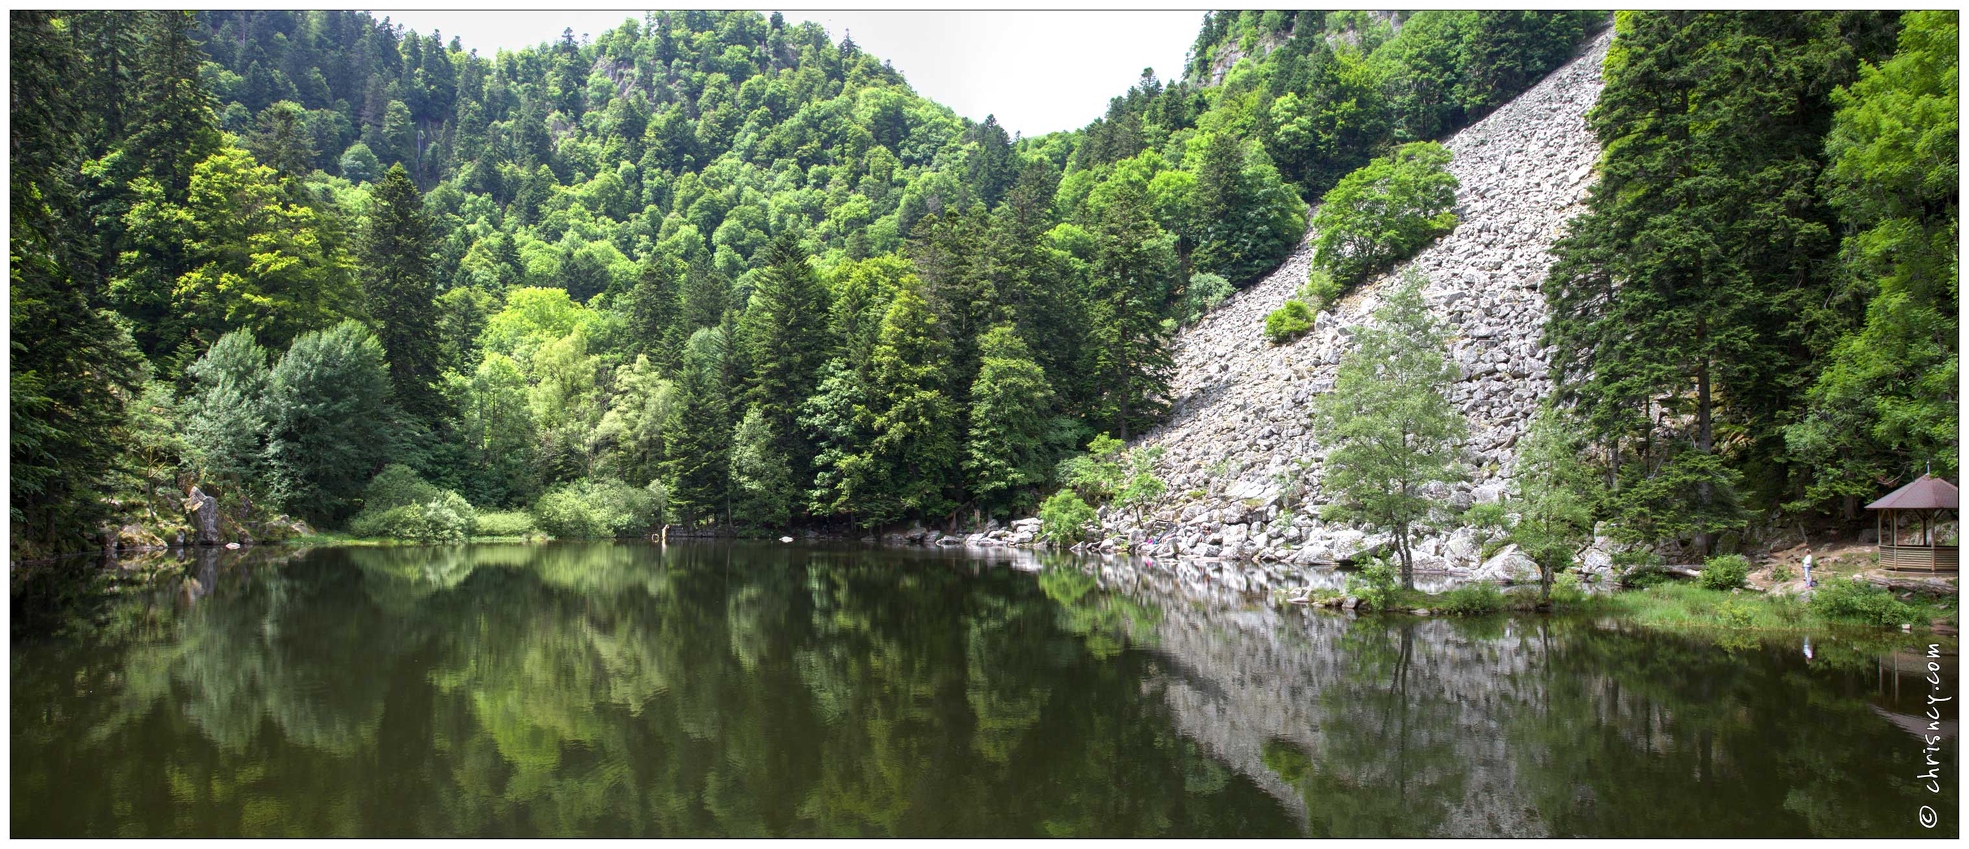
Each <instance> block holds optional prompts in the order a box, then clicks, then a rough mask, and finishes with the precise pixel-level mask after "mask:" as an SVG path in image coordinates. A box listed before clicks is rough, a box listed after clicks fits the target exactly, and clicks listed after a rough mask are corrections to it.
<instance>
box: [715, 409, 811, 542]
mask: <svg viewBox="0 0 1969 849" xmlns="http://www.w3.org/2000/svg"><path fill="white" fill-rule="evenodd" d="M772 427H773V426H772V423H771V422H769V421H768V420H767V419H766V416H765V414H764V413H763V412H761V411H760V409H759V408H758V407H756V406H755V407H751V408H749V409H747V410H746V411H745V418H743V419H741V420H739V423H738V427H737V428H735V429H733V431H732V443H731V444H732V447H731V463H732V467H731V485H732V493H733V494H732V519H733V521H736V522H739V523H741V524H746V525H751V526H753V527H758V528H775V527H781V526H784V525H785V524H786V522H787V520H788V519H789V518H791V517H792V510H791V509H790V508H791V506H792V504H793V498H794V494H795V490H794V486H793V472H792V470H791V469H789V468H788V467H787V461H786V455H785V454H783V453H781V452H780V447H779V440H778V439H777V438H776V437H775V436H774V434H773V432H772Z"/></svg>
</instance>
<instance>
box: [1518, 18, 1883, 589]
mask: <svg viewBox="0 0 1969 849" xmlns="http://www.w3.org/2000/svg"><path fill="white" fill-rule="evenodd" d="M1891 21H1892V19H1891V18H1889V17H1886V16H1882V15H1879V14H1876V13H1844V12H1810V13H1801V14H1778V13H1770V12H1633V13H1627V12H1623V13H1621V14H1620V15H1619V16H1618V18H1617V24H1616V26H1617V27H1618V29H1619V33H1620V35H1619V38H1618V39H1616V40H1615V42H1614V46H1613V47H1612V48H1611V50H1610V52H1609V54H1608V57H1607V87H1606V90H1605V91H1604V92H1603V93H1602V94H1601V97H1600V100H1599V104H1598V105H1597V106H1596V107H1595V108H1594V110H1593V112H1592V113H1591V115H1590V116H1589V123H1590V125H1591V126H1592V128H1593V130H1594V133H1595V134H1596V135H1597V136H1598V137H1599V139H1600V142H1601V146H1602V147H1603V148H1604V149H1605V150H1607V151H1608V155H1607V156H1605V157H1604V159H1603V162H1602V164H1601V176H1600V182H1599V184H1598V185H1596V186H1595V187H1594V189H1593V192H1592V194H1591V196H1590V197H1589V199H1588V202H1587V212H1586V214H1584V215H1582V216H1581V217H1579V218H1577V219H1575V220H1574V221H1573V223H1572V224H1571V226H1570V229H1569V230H1568V233H1567V235H1566V237H1565V238H1564V239H1562V240H1561V241H1560V242H1559V243H1558V244H1557V245H1556V246H1555V247H1554V249H1553V252H1554V254H1555V255H1556V256H1557V257H1558V261H1557V262H1556V263H1555V264H1554V266H1553V268H1552V270H1551V272H1550V274H1549V275H1548V276H1547V278H1546V281H1545V291H1546V298H1547V300H1548V302H1549V303H1550V304H1551V307H1552V314H1551V318H1550V320H1549V324H1548V327H1547V333H1548V335H1549V337H1550V339H1551V341H1552V342H1553V343H1554V344H1555V347H1556V352H1555V354H1554V365H1555V367H1556V372H1557V378H1558V382H1559V385H1560V392H1561V394H1562V400H1565V401H1573V400H1576V401H1577V402H1578V406H1579V409H1580V411H1581V414H1582V419H1583V421H1584V422H1585V424H1586V426H1587V427H1588V428H1589V429H1590V432H1591V433H1592V434H1593V435H1594V437H1595V439H1596V440H1597V441H1599V442H1600V443H1601V446H1602V448H1603V449H1604V450H1605V451H1606V452H1607V453H1609V454H1611V455H1612V456H1613V457H1614V458H1615V460H1614V468H1613V469H1612V470H1611V476H1612V478H1613V481H1614V483H1615V484H1616V485H1617V491H1616V492H1615V494H1614V496H1613V499H1612V502H1611V506H1612V513H1613V517H1614V518H1615V519H1616V522H1617V524H1618V525H1619V526H1621V527H1624V528H1626V529H1627V530H1628V531H1629V532H1631V533H1634V534H1638V535H1645V536H1646V537H1647V538H1649V539H1653V540H1670V539H1678V538H1679V539H1682V540H1687V541H1688V542H1689V543H1690V544H1691V545H1692V547H1693V548H1694V549H1695V552H1696V554H1697V555H1702V554H1704V553H1706V552H1707V549H1708V544H1709V540H1710V538H1711V536H1712V535H1713V534H1715V533H1717V532H1719V531H1722V530H1724V529H1727V528H1730V527H1734V526H1737V525H1738V524H1739V523H1740V522H1741V521H1742V513H1741V512H1740V510H1739V507H1738V505H1739V493H1738V491H1737V489H1738V485H1739V484H1740V483H1741V481H1742V470H1743V469H1744V468H1746V467H1753V468H1757V469H1759V470H1760V479H1758V480H1755V481H1753V483H1754V484H1756V485H1757V487H1758V489H1759V490H1761V493H1760V494H1761V497H1762V498H1765V499H1769V498H1773V497H1776V496H1780V495H1781V494H1782V493H1783V492H1784V491H1785V490H1787V489H1790V488H1791V485H1790V484H1789V483H1788V482H1787V481H1786V477H1788V475H1787V474H1786V471H1787V470H1785V469H1784V467H1783V466H1782V465H1781V463H1782V457H1781V453H1782V452H1781V449H1782V433H1783V431H1782V428H1781V425H1782V424H1783V423H1784V422H1786V421H1788V420H1790V419H1791V418H1792V417H1794V416H1796V415H1797V414H1798V411H1799V408H1800V406H1801V404H1800V402H1801V401H1802V400H1803V398H1802V395H1803V392H1802V390H1803V389H1804V386H1805V385H1806V380H1807V379H1809V377H1810V374H1811V371H1812V367H1811V363H1810V360H1809V353H1810V342H1811V340H1812V339H1813V338H1815V337H1816V336H1818V335H1820V334H1821V333H1822V332H1823V328H1822V323H1823V322H1824V321H1825V320H1826V315H1825V314H1824V313H1823V312H1822V311H1820V310H1818V309H1815V308H1810V307H1809V306H1808V307H1807V308H1801V305H1813V304H1823V303H1826V302H1827V300H1828V297H1829V296H1830V295H1831V290H1830V282H1831V275H1830V274H1829V271H1830V270H1831V269H1832V268H1833V267H1834V264H1833V262H1832V261H1831V260H1832V258H1833V255H1834V251H1835V250H1836V248H1837V243H1836V241H1835V239H1834V236H1833V233H1832V229H1831V224H1832V223H1833V220H1834V216H1833V211H1832V209H1831V208H1830V207H1829V206H1828V205H1827V204H1826V203H1825V202H1824V201H1823V200H1821V199H1819V198H1817V197H1815V196H1814V195H1813V193H1812V192H1811V191H1810V187H1811V186H1812V185H1813V184H1814V183H1815V182H1816V181H1817V180H1818V178H1819V174H1820V171H1821V168H1822V165H1823V161H1824V143H1825V141H1824V138H1825V131H1826V126H1827V124H1826V118H1827V117H1828V116H1829V114H1830V109H1829V108H1828V106H1829V105H1828V103H1827V98H1828V96H1829V94H1830V92H1831V91H1832V90H1833V89H1834V88H1835V87H1836V86H1838V85H1840V84H1843V83H1845V82H1848V81H1849V80H1850V79H1851V74H1852V71H1851V68H1853V67H1854V65H1855V62H1854V60H1855V59H1856V58H1861V57H1856V56H1855V50H1856V49H1866V48H1867V47H1868V46H1869V45H1871V44H1873V43H1875V42H1876V41H1878V40H1879V39H1878V34H1879V32H1880V31H1881V30H1882V28H1883V27H1885V26H1887V25H1888V24H1890V23H1891ZM1730 431H1737V432H1740V433H1743V434H1744V435H1745V436H1746V437H1747V438H1746V439H1743V440H1736V441H1734V443H1735V444H1733V445H1730V446H1729V448H1728V453H1729V454H1730V455H1731V456H1725V455H1724V453H1723V451H1724V445H1725V443H1724V441H1723V440H1721V439H1719V434H1722V433H1727V432H1730Z"/></svg>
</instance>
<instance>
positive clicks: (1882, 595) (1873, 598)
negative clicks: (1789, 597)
mask: <svg viewBox="0 0 1969 849" xmlns="http://www.w3.org/2000/svg"><path fill="white" fill-rule="evenodd" d="M1811 609H1812V612H1814V613H1817V614H1818V615H1820V616H1823V617H1825V618H1827V619H1836V620H1841V621H1845V622H1859V623H1863V624H1867V625H1878V626H1880V627H1882V628H1893V627H1896V626H1898V625H1902V624H1905V623H1911V622H1913V621H1914V608H1911V607H1909V606H1907V605H1905V604H1902V603H1901V601H1900V600H1899V599H1896V598H1894V594H1893V593H1890V592H1888V591H1887V590H1885V589H1882V588H1880V587H1876V586H1871V585H1869V584H1867V583H1865V582H1864V581H1860V580H1856V579H1847V580H1837V581H1826V582H1825V583H1823V584H1820V585H1819V588H1818V590H1817V591H1815V592H1814V593H1813V594H1812V602H1811Z"/></svg>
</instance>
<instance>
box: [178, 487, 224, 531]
mask: <svg viewBox="0 0 1969 849" xmlns="http://www.w3.org/2000/svg"><path fill="white" fill-rule="evenodd" d="M184 506H185V520H186V521H187V522H190V523H191V527H192V532H193V534H194V536H193V542H194V543H196V544H198V545H218V544H219V543H220V542H221V540H220V539H219V499H217V498H213V497H212V496H210V495H206V494H205V490H203V489H200V488H198V487H196V486H194V487H192V488H191V494H189V495H186V496H185V505H184Z"/></svg>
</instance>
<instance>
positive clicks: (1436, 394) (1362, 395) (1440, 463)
mask: <svg viewBox="0 0 1969 849" xmlns="http://www.w3.org/2000/svg"><path fill="white" fill-rule="evenodd" d="M1426 284H1427V281H1426V280H1425V279H1424V278H1423V277H1421V276H1420V275H1419V274H1411V275H1409V276H1408V277H1407V278H1406V279H1405V280H1404V281H1403V282H1402V284H1401V286H1400V287H1399V288H1396V289H1393V290H1391V291H1390V292H1389V293H1388V296H1387V301H1386V302H1385V303H1384V304H1383V305H1382V306H1381V308H1380V309H1377V310H1375V312H1374V324H1373V325H1371V326H1368V327H1365V328H1362V329H1361V330H1360V332H1359V333H1357V334H1356V335H1355V347H1354V349H1353V350H1351V351H1348V352H1347V353H1346V354H1344V355H1342V356H1341V359H1340V368H1339V371H1338V373H1337V374H1336V375H1335V377H1334V382H1333V390H1332V391H1331V392H1328V393H1326V394H1325V395H1322V396H1320V397H1319V399H1318V400H1317V401H1316V402H1315V408H1314V415H1313V422H1314V426H1315V427H1316V428H1317V431H1318V433H1319V435H1320V441H1321V442H1322V443H1323V444H1324V445H1325V446H1326V449H1327V455H1326V467H1325V480H1324V482H1323V483H1324V488H1325V490H1326V492H1327V494H1328V496H1329V497H1331V498H1332V502H1331V503H1330V504H1329V506H1328V508H1327V509H1328V512H1329V514H1330V515H1331V516H1332V517H1333V518H1336V519H1344V520H1351V521H1358V522H1362V523H1365V524H1367V525H1368V526H1370V527H1372V528H1375V529H1377V530H1381V531H1385V532H1387V533H1388V534H1390V535H1391V536H1392V538H1393V539H1392V542H1393V548H1394V551H1395V554H1396V557H1397V558H1398V559H1399V561H1400V563H1401V573H1402V585H1403V586H1404V587H1405V588H1408V589H1414V587H1415V572H1414V558H1413V554H1412V551H1411V547H1410V543H1411V538H1412V535H1413V531H1414V529H1415V528H1416V527H1417V526H1420V525H1424V524H1426V523H1428V522H1429V521H1430V520H1431V519H1432V518H1433V517H1435V515H1436V513H1437V510H1438V502H1439V499H1436V498H1432V497H1430V495H1429V494H1428V493H1427V492H1426V490H1427V488H1428V487H1430V485H1432V484H1445V483H1449V482H1451V481H1454V480H1457V479H1459V478H1460V477H1461V470H1460V467H1461V462H1460V459H1459V457H1458V449H1459V447H1460V445H1461V443H1462V440H1463V438H1464V436H1465V434H1466V433H1467V431H1468V425H1467V424H1465V422H1464V421H1463V417H1462V415H1461V414H1459V413H1458V412H1457V411H1456V408H1455V407H1454V406H1452V405H1451V404H1450V402H1449V399H1448V397H1447V396H1448V392H1449V389H1450V386H1451V385H1452V384H1453V383H1454V382H1455V381H1456V378H1457V372H1456V366H1455V364H1453V363H1451V362H1450V361H1449V359H1448V357H1447V356H1446V355H1445V348H1444V331H1443V328H1442V327H1441V325H1440V324H1439V323H1438V322H1437V321H1436V320H1435V319H1434V318H1433V317H1431V316H1430V315H1429V307H1428V304H1426V303H1425V302H1424V301H1423V300H1422V288H1423V286H1425V285H1426Z"/></svg>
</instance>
